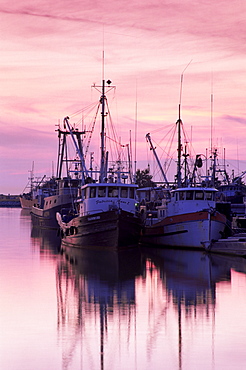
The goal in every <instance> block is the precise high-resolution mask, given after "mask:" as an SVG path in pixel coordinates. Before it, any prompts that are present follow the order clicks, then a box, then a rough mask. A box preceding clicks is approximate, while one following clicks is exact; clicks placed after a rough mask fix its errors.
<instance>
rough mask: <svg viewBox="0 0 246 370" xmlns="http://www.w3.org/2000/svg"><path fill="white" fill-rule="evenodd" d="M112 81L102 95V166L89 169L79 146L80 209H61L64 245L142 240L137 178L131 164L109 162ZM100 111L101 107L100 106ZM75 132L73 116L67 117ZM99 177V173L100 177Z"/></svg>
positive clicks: (109, 244) (115, 244)
mask: <svg viewBox="0 0 246 370" xmlns="http://www.w3.org/2000/svg"><path fill="white" fill-rule="evenodd" d="M110 83H111V82H110V81H107V85H106V86H105V81H104V80H103V83H102V86H101V87H100V88H101V89H102V90H101V98H100V100H99V106H101V133H100V138H101V143H100V149H101V150H100V152H101V155H100V170H99V171H96V170H95V171H94V170H92V169H90V171H88V170H87V169H86V165H85V160H84V155H83V148H82V147H81V148H79V147H77V152H78V153H79V156H80V159H81V168H82V186H81V187H80V188H79V196H78V199H77V200H76V202H75V207H76V210H77V213H76V214H74V215H71V214H69V215H64V216H63V215H62V214H61V213H57V220H58V223H59V226H60V235H61V237H62V245H63V246H74V247H78V248H83V247H103V248H110V249H112V248H113V249H114V248H118V247H121V246H129V245H135V244H136V243H137V242H138V240H139V235H140V230H141V219H140V216H139V212H138V207H137V206H138V204H137V200H136V189H137V188H138V186H137V185H136V184H135V183H134V181H133V176H132V173H131V166H130V165H129V166H126V165H123V163H122V162H121V161H120V160H119V158H117V159H116V161H115V162H114V164H112V163H111V164H110V168H108V167H109V165H108V163H109V159H108V158H109V153H108V152H106V146H105V117H106V116H107V115H108V112H106V111H105V110H106V107H108V105H107V98H106V91H105V90H106V89H108V90H110V89H111V88H112V87H111V86H110ZM97 111H98V110H97ZM64 124H65V125H66V127H68V129H69V131H70V133H71V135H73V134H74V133H73V130H72V129H71V127H70V124H69V119H68V117H66V118H65V119H64ZM97 177H99V178H98V179H97Z"/></svg>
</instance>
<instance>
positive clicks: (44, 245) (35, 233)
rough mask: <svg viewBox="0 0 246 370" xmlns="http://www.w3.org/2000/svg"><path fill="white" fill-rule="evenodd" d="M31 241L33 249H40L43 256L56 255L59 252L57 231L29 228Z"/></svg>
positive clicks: (59, 244)
mask: <svg viewBox="0 0 246 370" xmlns="http://www.w3.org/2000/svg"><path fill="white" fill-rule="evenodd" d="M31 241H32V246H33V247H34V248H36V247H37V248H40V253H41V254H44V255H49V256H50V255H52V254H54V255H57V254H58V253H59V252H60V247H61V239H60V237H59V236H58V235H57V230H53V229H41V228H38V227H35V226H32V228H31Z"/></svg>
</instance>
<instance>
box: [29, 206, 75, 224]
mask: <svg viewBox="0 0 246 370" xmlns="http://www.w3.org/2000/svg"><path fill="white" fill-rule="evenodd" d="M71 206H72V204H71V202H70V203H67V204H61V205H58V206H55V207H52V208H49V209H46V210H44V209H41V208H35V207H32V210H31V212H30V213H31V218H32V225H33V226H34V227H40V228H42V229H58V228H59V225H58V222H57V220H56V213H57V212H61V210H62V209H63V208H70V207H71Z"/></svg>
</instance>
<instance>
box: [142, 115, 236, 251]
mask: <svg viewBox="0 0 246 370" xmlns="http://www.w3.org/2000/svg"><path fill="white" fill-rule="evenodd" d="M181 124H182V121H181V119H180V109H179V119H178V121H177V126H178V161H177V176H176V178H177V188H176V189H174V190H170V195H171V196H170V199H169V200H166V199H163V201H162V205H161V206H159V207H156V208H157V210H158V217H157V221H156V222H155V223H153V224H152V225H148V226H145V227H144V228H143V230H142V235H141V239H140V241H141V242H142V243H147V244H153V245H159V246H163V247H164V246H169V247H179V248H184V247H185V248H208V247H209V246H210V245H211V243H212V242H213V241H215V240H218V239H220V238H221V237H222V236H224V235H225V233H226V232H227V230H228V220H227V216H226V213H227V214H229V211H228V207H227V206H228V204H225V205H223V204H222V205H218V204H217V202H216V194H217V193H218V191H217V190H216V189H215V188H214V187H211V186H210V187H202V186H195V182H192V179H189V181H187V177H186V176H185V178H184V181H182V174H181V151H182V144H181ZM146 136H147V139H148V140H149V141H150V136H149V134H148V135H146ZM150 143H151V141H150ZM151 149H152V150H153V151H154V147H153V145H151ZM186 157H187V156H186V155H185V159H186ZM199 158H200V157H199V156H197V160H196V164H195V166H200V165H201V163H200V161H198V159H199ZM185 167H186V165H185ZM195 171H196V169H194V171H193V174H194V173H195ZM208 183H210V184H211V181H208ZM188 184H190V185H189V186H188ZM223 208H224V210H223ZM221 210H223V212H222V211H221ZM146 225H147V223H146Z"/></svg>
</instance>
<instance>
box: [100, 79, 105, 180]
mask: <svg viewBox="0 0 246 370" xmlns="http://www.w3.org/2000/svg"><path fill="white" fill-rule="evenodd" d="M105 99H106V96H105V80H103V81H102V95H101V99H100V103H101V105H102V113H101V114H102V127H101V167H100V179H99V182H103V179H104V177H105V176H106V174H105V119H104V118H105Z"/></svg>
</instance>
